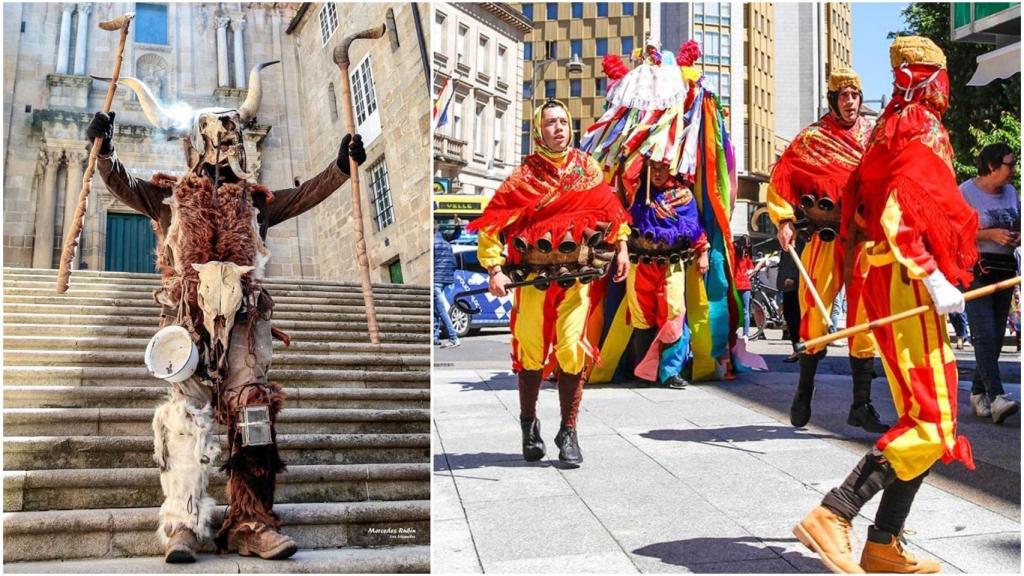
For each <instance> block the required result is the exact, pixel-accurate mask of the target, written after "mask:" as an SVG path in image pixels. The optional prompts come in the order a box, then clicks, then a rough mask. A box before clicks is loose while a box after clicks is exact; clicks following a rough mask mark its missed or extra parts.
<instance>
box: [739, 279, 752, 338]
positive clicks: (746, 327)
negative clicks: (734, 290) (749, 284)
mask: <svg viewBox="0 0 1024 576" xmlns="http://www.w3.org/2000/svg"><path fill="white" fill-rule="evenodd" d="M740 298H742V299H743V335H744V336H750V290H740Z"/></svg>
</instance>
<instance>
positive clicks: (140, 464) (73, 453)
mask: <svg viewBox="0 0 1024 576" xmlns="http://www.w3.org/2000/svg"><path fill="white" fill-rule="evenodd" d="M218 439H219V440H220V444H221V448H222V450H223V452H224V453H226V452H227V442H226V438H225V437H224V436H223V435H221V436H218ZM277 445H278V448H279V449H280V451H281V457H282V459H284V461H285V462H288V463H291V464H386V463H396V462H426V461H428V460H429V459H430V434H428V433H423V434H279V435H278V436H277ZM223 459H224V454H222V455H221V456H220V458H219V459H218V464H219V463H220V461H222V460H223ZM152 462H153V438H152V437H151V436H50V437H47V436H24V437H18V436H11V437H5V438H4V470H53V469H66V468H123V467H128V468H145V467H147V466H150V465H152Z"/></svg>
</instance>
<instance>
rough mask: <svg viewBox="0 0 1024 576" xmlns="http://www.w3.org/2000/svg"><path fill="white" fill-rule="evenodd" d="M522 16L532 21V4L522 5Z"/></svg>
mask: <svg viewBox="0 0 1024 576" xmlns="http://www.w3.org/2000/svg"><path fill="white" fill-rule="evenodd" d="M523 16H526V18H527V19H528V20H533V4H530V3H526V4H523Z"/></svg>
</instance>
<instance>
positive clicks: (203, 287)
mask: <svg viewBox="0 0 1024 576" xmlns="http://www.w3.org/2000/svg"><path fill="white" fill-rule="evenodd" d="M192 268H194V269H195V270H196V271H197V272H199V290H198V300H199V308H201V309H202V311H203V326H205V327H206V331H207V332H208V333H209V334H210V347H211V348H216V344H217V343H220V344H221V351H223V353H225V354H226V353H227V350H228V336H229V335H230V334H231V328H232V327H234V325H235V313H236V312H238V309H239V307H241V305H242V275H243V274H247V273H249V272H251V271H252V270H253V268H254V267H253V266H239V265H238V264H235V263H234V262H207V263H206V264H193V265H192Z"/></svg>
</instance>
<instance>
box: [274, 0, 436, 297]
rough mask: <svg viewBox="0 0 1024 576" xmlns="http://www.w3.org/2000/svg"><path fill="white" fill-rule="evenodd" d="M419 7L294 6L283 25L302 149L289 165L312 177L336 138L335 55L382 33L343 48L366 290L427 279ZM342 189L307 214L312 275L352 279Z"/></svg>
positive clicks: (347, 192)
mask: <svg viewBox="0 0 1024 576" xmlns="http://www.w3.org/2000/svg"><path fill="white" fill-rule="evenodd" d="M428 14H429V9H428V7H427V5H426V4H416V3H392V4H377V3H366V4H360V3H351V4H349V3H345V4H341V3H338V4H334V3H328V4H324V3H312V4H304V5H303V7H302V8H300V9H299V10H298V11H297V13H296V14H295V16H294V17H293V18H292V19H291V22H290V23H289V24H288V30H287V36H288V38H289V41H290V42H292V43H294V45H295V51H294V55H293V57H294V59H295V66H296V67H297V70H298V71H299V78H298V81H297V83H296V84H295V85H294V86H293V87H292V88H293V89H294V90H295V93H296V101H297V103H298V108H299V111H300V112H299V113H298V114H297V116H298V117H299V118H300V119H301V122H302V124H303V125H305V126H308V127H310V129H308V130H306V131H304V132H302V133H301V134H297V135H296V136H297V138H298V144H299V146H301V147H302V148H303V149H304V150H305V156H304V162H302V163H301V164H299V165H300V166H301V167H302V169H303V170H305V171H306V173H308V174H311V175H312V174H315V173H316V172H318V171H319V170H321V167H322V166H325V165H327V163H328V162H331V161H333V160H334V159H335V157H336V156H337V153H338V146H339V144H340V142H341V138H342V136H343V135H344V133H345V130H344V112H343V110H342V106H344V103H343V102H342V95H341V92H340V76H339V74H340V70H339V68H338V66H337V65H336V64H335V63H334V61H333V58H332V57H333V52H334V48H335V46H337V45H338V44H339V43H341V41H342V40H343V39H344V38H345V37H346V36H348V35H350V34H353V33H355V32H359V31H362V30H365V29H368V28H371V27H374V26H377V25H379V24H382V23H385V22H386V23H387V24H388V27H389V31H388V33H387V34H385V36H384V37H383V38H380V39H376V40H357V41H355V42H354V43H353V44H352V45H351V50H350V52H349V56H350V59H351V68H350V78H351V83H352V92H353V94H352V98H353V103H354V111H355V119H356V130H357V132H359V133H360V134H362V135H363V139H364V143H365V146H366V155H367V158H366V162H365V164H363V166H362V167H361V171H360V174H361V182H360V187H361V189H362V190H361V202H362V214H363V222H364V226H363V229H364V233H365V237H366V243H367V251H368V256H369V259H370V268H371V279H372V280H373V281H374V282H391V281H399V280H401V281H404V282H406V283H416V284H426V283H427V282H429V280H430V266H431V258H430V250H431V245H432V243H431V238H432V235H431V223H430V192H431V183H430V156H429V153H430V152H429V149H428V141H429V134H430V105H429V102H430V90H429V88H428V80H427V79H428V69H427V65H426V61H427V59H426V54H427V52H426V50H427V38H426V30H427V29H428V28H427V27H426V25H425V24H426V18H428ZM354 226H355V223H354V222H353V220H352V203H351V189H350V185H349V184H345V185H344V186H342V188H341V190H340V191H339V192H337V193H335V194H334V195H332V196H331V197H330V198H328V199H327V200H326V201H324V202H323V203H322V204H321V205H320V206H319V207H318V208H317V210H316V211H315V212H314V218H313V222H312V229H313V233H314V238H315V247H316V249H315V253H316V261H317V262H318V265H319V272H320V276H321V277H322V278H324V279H329V280H350V279H354V278H358V263H357V261H356V253H355V241H354V237H355V228H354Z"/></svg>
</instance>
